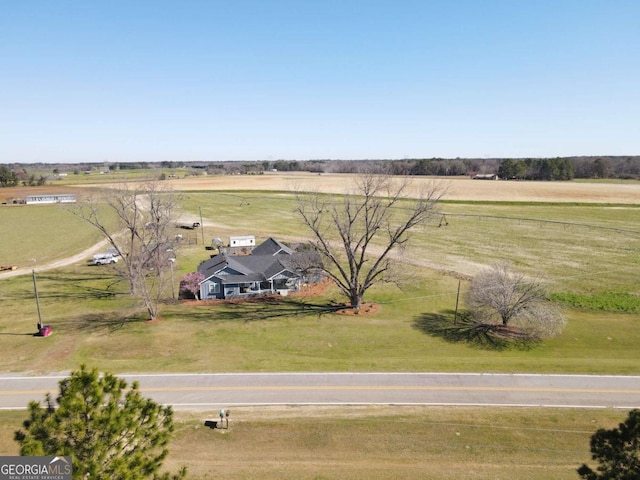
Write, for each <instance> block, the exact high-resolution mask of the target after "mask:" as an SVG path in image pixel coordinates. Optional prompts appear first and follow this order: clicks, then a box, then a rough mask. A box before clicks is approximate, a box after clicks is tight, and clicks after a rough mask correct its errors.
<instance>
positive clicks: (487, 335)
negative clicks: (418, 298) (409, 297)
mask: <svg viewBox="0 0 640 480" xmlns="http://www.w3.org/2000/svg"><path fill="white" fill-rule="evenodd" d="M413 326H414V328H416V329H418V330H420V331H421V332H423V333H426V334H427V335H431V336H434V337H439V338H442V339H443V340H446V341H447V342H450V343H466V344H468V345H471V346H473V347H475V348H479V349H482V350H496V351H502V350H508V349H510V348H517V349H519V350H529V349H531V348H533V347H534V346H535V345H536V344H537V343H538V339H535V338H530V337H528V336H525V335H514V336H505V335H504V333H502V331H501V330H502V329H499V328H496V327H498V326H496V325H487V324H483V323H478V322H476V321H475V320H473V318H472V317H471V315H469V314H468V313H467V312H462V313H460V312H458V315H457V318H456V316H455V312H454V311H453V310H444V311H442V312H441V313H440V314H436V313H424V314H422V315H421V316H420V317H419V318H417V319H416V320H415V321H414V323H413Z"/></svg>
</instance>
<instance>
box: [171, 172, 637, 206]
mask: <svg viewBox="0 0 640 480" xmlns="http://www.w3.org/2000/svg"><path fill="white" fill-rule="evenodd" d="M353 178H354V176H353V175H349V174H312V173H304V172H294V173H270V174H265V175H220V176H200V177H185V178H180V179H172V180H169V181H168V182H169V184H170V185H172V186H173V189H174V190H180V191H189V190H272V191H273V190H278V191H288V190H290V191H294V190H305V191H320V192H325V193H344V192H346V191H348V189H349V187H350V186H351V185H352V182H353ZM433 182H438V183H441V184H442V185H443V186H445V187H446V188H447V192H446V194H445V195H444V196H443V198H442V199H443V200H472V201H503V202H505V201H510V202H579V203H583V202H586V203H624V204H634V203H640V183H578V182H527V181H491V180H471V179H469V178H447V179H444V180H441V179H434V178H431V177H429V178H427V177H413V178H411V183H412V188H411V192H412V194H413V195H415V196H417V195H418V194H419V191H420V188H421V187H423V186H425V185H428V184H430V183H433Z"/></svg>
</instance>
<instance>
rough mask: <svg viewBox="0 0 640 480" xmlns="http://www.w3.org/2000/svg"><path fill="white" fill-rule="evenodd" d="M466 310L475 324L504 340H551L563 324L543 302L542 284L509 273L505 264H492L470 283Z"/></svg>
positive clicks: (521, 275) (509, 268)
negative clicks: (510, 338)
mask: <svg viewBox="0 0 640 480" xmlns="http://www.w3.org/2000/svg"><path fill="white" fill-rule="evenodd" d="M467 306H468V308H469V309H470V310H471V312H472V314H473V317H474V318H475V319H476V321H477V322H479V323H481V324H483V325H485V326H487V325H489V326H491V325H494V326H498V327H499V328H496V329H495V330H496V331H499V332H500V333H502V334H505V335H507V336H509V335H519V336H527V337H534V338H544V337H551V336H553V335H556V334H558V333H560V332H561V331H562V329H563V328H564V325H565V323H566V321H565V319H564V317H563V316H562V314H561V313H560V311H559V310H558V309H557V308H556V307H555V306H554V305H553V304H552V303H551V302H550V301H548V300H547V295H546V291H545V288H544V286H543V285H542V283H541V282H539V281H538V280H535V279H529V278H527V277H525V275H524V274H522V273H519V272H515V271H513V269H512V268H511V267H510V266H509V264H507V263H505V262H500V263H496V264H495V265H494V266H493V267H491V268H489V269H486V270H484V271H482V272H480V273H479V274H477V275H476V276H475V277H474V278H473V279H472V280H471V284H470V286H469V291H468V294H467ZM507 327H512V328H511V329H509V328H507Z"/></svg>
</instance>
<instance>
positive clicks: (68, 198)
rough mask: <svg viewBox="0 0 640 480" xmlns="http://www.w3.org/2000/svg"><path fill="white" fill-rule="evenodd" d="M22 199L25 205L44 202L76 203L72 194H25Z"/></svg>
mask: <svg viewBox="0 0 640 480" xmlns="http://www.w3.org/2000/svg"><path fill="white" fill-rule="evenodd" d="M24 200H25V203H26V204H27V205H37V204H46V203H76V196H75V195H72V194H57V195H42V194H41V195H27V196H25V198H24Z"/></svg>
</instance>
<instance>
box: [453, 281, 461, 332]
mask: <svg viewBox="0 0 640 480" xmlns="http://www.w3.org/2000/svg"><path fill="white" fill-rule="evenodd" d="M459 299H460V280H458V294H457V295H456V313H455V315H454V316H453V324H454V325H455V324H456V322H457V321H458V300H459Z"/></svg>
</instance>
